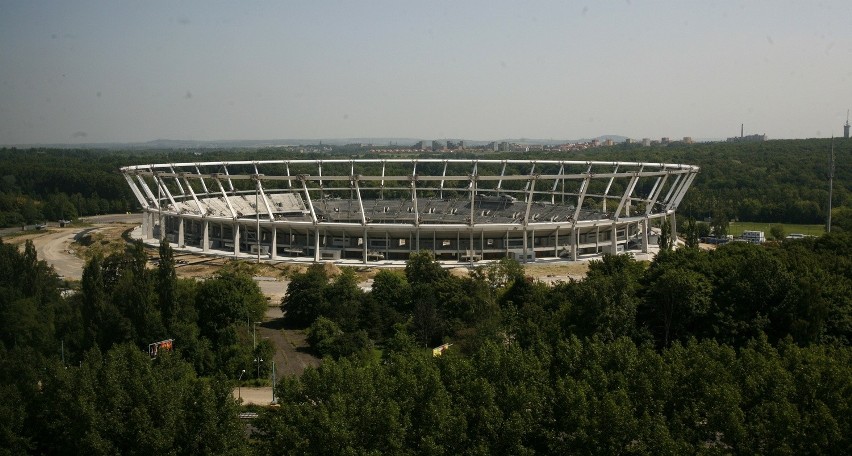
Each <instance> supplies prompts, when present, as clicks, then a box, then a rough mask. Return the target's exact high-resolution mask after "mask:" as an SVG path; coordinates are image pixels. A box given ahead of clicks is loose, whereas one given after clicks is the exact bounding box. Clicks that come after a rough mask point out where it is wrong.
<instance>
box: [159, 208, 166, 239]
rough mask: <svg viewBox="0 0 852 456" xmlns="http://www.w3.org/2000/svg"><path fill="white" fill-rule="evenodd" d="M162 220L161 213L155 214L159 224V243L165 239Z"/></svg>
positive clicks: (164, 228)
mask: <svg viewBox="0 0 852 456" xmlns="http://www.w3.org/2000/svg"><path fill="white" fill-rule="evenodd" d="M163 220H164V218H163V214H162V213H160V214H157V221H158V222H159V223H160V235H159V236H158V237H159V239H160V241H162V240H163V239H165V238H166V227H165V224H164V223H163Z"/></svg>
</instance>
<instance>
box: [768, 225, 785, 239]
mask: <svg viewBox="0 0 852 456" xmlns="http://www.w3.org/2000/svg"><path fill="white" fill-rule="evenodd" d="M769 234H770V235H771V236H772V239H775V240H776V241H783V240H784V237H785V236H786V233H785V232H784V225H772V226H771V227H769Z"/></svg>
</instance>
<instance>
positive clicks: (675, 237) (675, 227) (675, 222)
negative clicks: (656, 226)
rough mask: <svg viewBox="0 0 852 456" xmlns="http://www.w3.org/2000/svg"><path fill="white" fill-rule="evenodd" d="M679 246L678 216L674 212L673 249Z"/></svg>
mask: <svg viewBox="0 0 852 456" xmlns="http://www.w3.org/2000/svg"><path fill="white" fill-rule="evenodd" d="M675 247H677V217H675V213H674V212H672V249H674V248H675Z"/></svg>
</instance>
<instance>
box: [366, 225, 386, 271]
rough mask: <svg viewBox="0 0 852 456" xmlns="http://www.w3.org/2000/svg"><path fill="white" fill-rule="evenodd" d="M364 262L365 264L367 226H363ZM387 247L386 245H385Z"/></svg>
mask: <svg viewBox="0 0 852 456" xmlns="http://www.w3.org/2000/svg"><path fill="white" fill-rule="evenodd" d="M363 239H364V264H367V228H364V237H363ZM385 248H387V247H385Z"/></svg>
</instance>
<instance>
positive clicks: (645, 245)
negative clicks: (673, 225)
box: [642, 217, 649, 253]
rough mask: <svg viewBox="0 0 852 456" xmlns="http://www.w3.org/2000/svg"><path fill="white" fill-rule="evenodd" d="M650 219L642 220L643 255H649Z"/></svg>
mask: <svg viewBox="0 0 852 456" xmlns="http://www.w3.org/2000/svg"><path fill="white" fill-rule="evenodd" d="M648 226H649V225H648V217H645V220H642V253H648Z"/></svg>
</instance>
